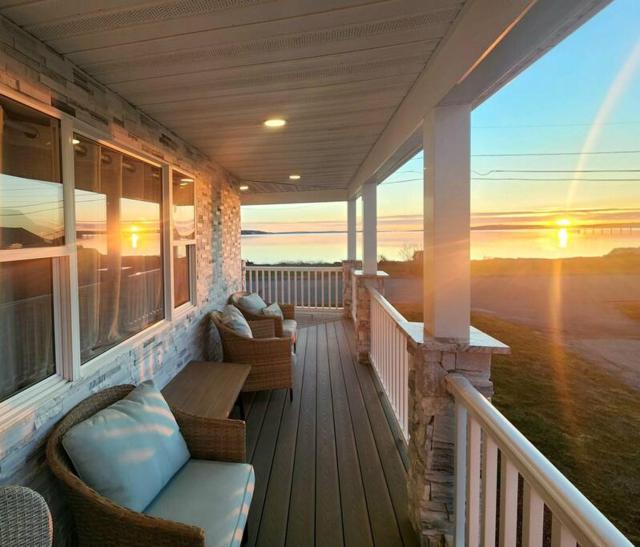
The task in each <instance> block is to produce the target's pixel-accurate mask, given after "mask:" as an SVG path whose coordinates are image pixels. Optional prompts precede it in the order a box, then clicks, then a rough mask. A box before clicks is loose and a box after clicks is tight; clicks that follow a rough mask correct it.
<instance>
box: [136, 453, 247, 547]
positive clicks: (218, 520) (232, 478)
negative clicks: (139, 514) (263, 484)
mask: <svg viewBox="0 0 640 547" xmlns="http://www.w3.org/2000/svg"><path fill="white" fill-rule="evenodd" d="M254 484H255V474H254V472H253V467H252V466H250V465H248V464H245V463H228V462H217V461H205V460H190V461H189V462H188V463H187V464H186V465H185V466H184V467H183V468H182V469H181V470H180V471H178V473H176V475H175V477H174V478H173V479H172V480H171V482H169V484H167V486H166V487H165V488H164V490H162V492H160V494H159V495H158V497H157V498H156V499H155V500H154V501H153V503H151V505H149V507H147V509H146V510H145V513H146V514H148V515H151V516H154V517H159V518H163V519H168V520H172V521H176V522H181V523H183V524H192V525H195V526H198V527H200V528H202V529H203V530H204V532H205V546H206V547H213V546H215V547H222V546H225V547H229V546H233V547H236V546H239V545H240V544H241V542H242V532H243V530H244V526H245V523H246V521H247V514H248V513H249V506H250V504H251V498H252V496H253V489H254Z"/></svg>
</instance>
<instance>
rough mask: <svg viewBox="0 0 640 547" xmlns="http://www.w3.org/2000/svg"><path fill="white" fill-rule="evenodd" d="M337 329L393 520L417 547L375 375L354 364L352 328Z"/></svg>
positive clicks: (402, 467)
mask: <svg viewBox="0 0 640 547" xmlns="http://www.w3.org/2000/svg"><path fill="white" fill-rule="evenodd" d="M340 328H342V329H344V331H345V333H346V337H345V339H346V340H348V341H350V342H351V343H350V344H349V347H350V349H351V351H352V356H353V359H352V364H353V368H354V370H355V372H356V375H357V377H358V380H359V382H360V388H361V391H362V394H363V397H364V401H365V406H366V408H367V413H368V414H369V422H370V423H371V427H372V431H373V434H374V438H375V441H376V446H377V447H378V453H379V455H380V461H381V463H382V467H383V470H384V474H385V478H386V481H387V487H388V489H389V494H390V496H391V501H392V503H393V507H394V511H395V513H396V520H397V522H398V527H399V529H400V533H401V535H402V539H403V543H404V544H405V545H407V546H413V545H417V537H416V534H415V531H414V529H413V526H412V524H411V521H410V520H409V512H408V497H407V496H408V494H407V475H406V470H405V465H404V461H403V459H402V456H401V453H400V450H399V447H398V446H397V444H396V443H397V442H398V441H397V439H396V438H395V436H394V434H393V431H392V430H391V427H390V426H389V422H388V420H387V416H386V414H385V412H384V408H383V406H382V402H381V401H380V395H379V394H378V390H377V388H376V384H375V379H374V377H373V374H374V372H373V371H372V370H371V368H370V367H368V366H362V365H359V364H358V362H357V360H356V355H357V353H356V348H355V343H354V342H355V333H354V331H353V326H352V325H351V324H348V323H342V324H341V325H340Z"/></svg>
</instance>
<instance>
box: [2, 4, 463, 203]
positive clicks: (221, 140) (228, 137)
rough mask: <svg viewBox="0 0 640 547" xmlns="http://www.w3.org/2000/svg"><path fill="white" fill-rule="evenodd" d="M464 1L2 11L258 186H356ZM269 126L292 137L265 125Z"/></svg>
mask: <svg viewBox="0 0 640 547" xmlns="http://www.w3.org/2000/svg"><path fill="white" fill-rule="evenodd" d="M463 4H464V0H378V1H373V0H177V1H176V0H174V1H148V0H100V1H98V0H4V1H1V0H0V13H2V14H3V15H4V16H6V17H7V18H9V19H11V20H12V21H14V22H15V23H17V24H18V25H20V26H21V27H23V28H24V29H25V30H27V31H28V32H30V33H32V34H33V35H35V36H36V37H38V38H40V39H41V40H42V41H44V42H46V43H47V44H49V45H50V46H51V47H53V48H54V49H56V50H57V51H58V52H60V53H62V54H64V55H66V56H67V57H68V58H69V59H70V60H72V61H74V62H75V63H76V64H78V65H79V66H80V67H81V68H83V69H84V70H86V71H87V72H88V73H89V74H91V75H93V76H94V77H95V78H96V79H97V80H99V81H100V82H102V83H103V84H105V85H107V86H109V87H110V88H111V89H113V90H115V91H116V92H118V93H120V94H121V95H122V96H123V97H125V98H127V99H128V100H129V101H131V102H132V103H133V104H135V105H136V106H138V107H139V108H140V109H142V110H143V111H144V112H146V113H147V114H149V115H150V116H152V117H153V118H155V119H156V120H158V121H159V122H161V123H163V124H164V125H166V126H167V127H169V128H171V129H173V130H174V131H175V132H176V133H177V134H178V135H180V136H181V137H183V138H184V139H185V140H187V141H189V142H190V143H192V144H193V145H195V146H197V147H198V148H200V149H201V150H202V151H204V152H205V153H207V154H208V155H209V156H210V157H212V158H214V159H215V160H217V161H218V162H219V163H220V164H221V165H223V166H224V167H225V168H226V169H228V170H229V171H230V172H231V173H233V174H234V175H235V176H236V177H237V178H239V179H242V180H247V181H254V182H252V183H251V184H252V190H254V191H283V190H286V189H288V188H289V189H294V188H295V189H296V190H301V189H308V190H319V189H346V188H347V187H348V185H349V182H350V181H351V180H352V178H353V177H354V175H355V173H356V171H357V169H358V167H359V166H360V164H361V163H362V162H363V160H364V159H365V157H366V156H367V154H368V152H369V150H370V149H371V147H372V146H373V144H374V143H375V142H376V140H377V138H378V137H379V135H380V133H381V132H382V131H383V129H384V128H385V126H386V124H387V123H388V121H389V120H390V118H391V116H392V115H393V113H394V112H395V110H396V108H397V107H398V106H399V104H400V102H401V101H402V99H403V98H404V96H405V95H406V93H407V92H408V91H409V89H410V87H411V86H412V84H413V83H414V82H415V80H416V78H417V77H418V76H419V74H420V73H421V72H422V71H423V69H424V68H425V65H426V63H427V62H428V61H429V58H430V56H431V55H432V53H433V52H434V50H435V48H436V47H437V46H438V44H439V43H440V41H441V40H442V38H443V37H444V36H445V34H447V32H448V31H449V29H450V28H451V26H452V24H453V22H454V21H455V19H456V17H457V16H458V14H459V13H460V10H461V8H462V5H463ZM274 116H278V117H284V118H286V119H287V121H288V124H287V125H286V127H284V128H282V129H278V130H268V129H266V128H264V127H263V125H262V122H263V121H264V120H265V119H267V118H269V117H274ZM291 173H299V174H301V175H302V180H301V181H300V182H299V183H294V184H290V183H289V181H288V176H289V174H291ZM261 182H262V183H263V182H270V183H277V184H261ZM283 183H284V184H283Z"/></svg>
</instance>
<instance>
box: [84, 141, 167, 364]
mask: <svg viewBox="0 0 640 547" xmlns="http://www.w3.org/2000/svg"><path fill="white" fill-rule="evenodd" d="M77 140H78V141H79V143H78V144H77V145H76V146H75V166H76V227H77V235H78V278H79V284H80V346H81V354H82V362H83V363H84V362H86V361H88V360H89V359H92V358H93V357H95V356H96V355H99V354H100V353H103V352H104V351H106V350H107V349H109V348H111V347H113V346H115V345H116V344H118V343H120V342H122V341H123V340H126V339H127V338H129V337H130V336H132V335H134V334H136V333H138V332H140V331H142V330H144V329H145V328H147V327H148V326H150V325H152V324H153V323H156V322H157V321H159V320H161V319H162V318H163V317H164V302H163V280H162V236H161V229H160V227H161V206H162V202H161V200H162V178H161V170H160V169H159V168H158V167H155V166H152V165H149V164H147V163H146V162H143V161H140V160H138V159H135V158H131V157H129V156H127V155H125V154H121V153H120V152H117V151H115V150H111V149H109V148H106V147H103V146H100V145H98V144H97V143H94V142H92V141H89V140H86V139H83V138H81V137H77Z"/></svg>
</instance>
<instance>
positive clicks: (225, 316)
mask: <svg viewBox="0 0 640 547" xmlns="http://www.w3.org/2000/svg"><path fill="white" fill-rule="evenodd" d="M220 321H222V323H223V324H224V325H226V326H227V327H229V328H230V329H231V330H232V331H233V332H235V333H236V334H239V335H240V336H244V337H246V338H253V333H252V332H251V327H250V326H249V323H247V320H246V319H245V318H244V315H242V312H241V311H240V310H239V309H238V308H236V307H235V306H233V305H232V304H227V305H226V306H225V307H224V308H223V309H222V315H221V316H220Z"/></svg>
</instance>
